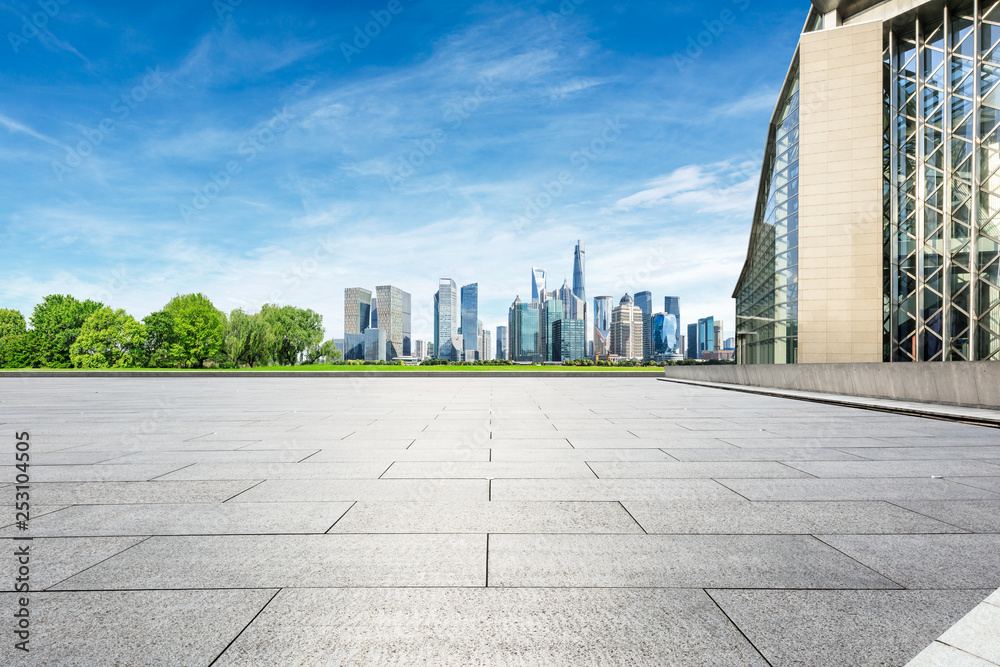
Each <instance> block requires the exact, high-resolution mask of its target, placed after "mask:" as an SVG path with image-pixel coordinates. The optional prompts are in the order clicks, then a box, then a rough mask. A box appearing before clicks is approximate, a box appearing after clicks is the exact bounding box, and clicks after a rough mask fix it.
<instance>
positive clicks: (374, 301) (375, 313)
mask: <svg viewBox="0 0 1000 667" xmlns="http://www.w3.org/2000/svg"><path fill="white" fill-rule="evenodd" d="M371 328H372V329H378V298H377V297H372V325H371Z"/></svg>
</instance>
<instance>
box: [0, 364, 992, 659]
mask: <svg viewBox="0 0 1000 667" xmlns="http://www.w3.org/2000/svg"><path fill="white" fill-rule="evenodd" d="M0 399H2V400H0V423H2V425H3V431H4V433H5V435H3V436H0V452H4V454H3V456H2V457H0V498H2V499H3V503H5V504H6V507H7V508H8V509H7V511H6V517H7V519H6V521H3V522H0V524H3V527H2V532H3V535H0V539H3V540H4V542H5V547H4V553H6V554H8V556H7V557H5V558H3V559H2V565H0V570H2V572H3V576H4V577H5V581H6V582H8V583H7V584H5V585H4V590H7V591H11V590H12V588H13V585H12V584H13V582H14V581H15V579H16V578H17V577H18V576H19V571H18V568H19V567H20V564H18V563H17V561H16V559H15V558H14V557H13V554H14V551H15V549H22V548H23V547H24V546H25V545H28V549H29V552H30V563H29V565H28V568H29V572H30V593H27V594H24V593H20V594H18V593H13V592H8V593H0V600H2V602H0V606H2V608H3V614H2V616H3V618H5V619H7V620H6V621H4V623H6V627H4V628H3V631H4V634H5V636H7V637H8V639H7V640H5V641H4V643H3V647H2V649H0V664H5V665H6V664H25V665H29V664H30V665H64V664H65V665H77V664H150V665H152V664H155V665H211V664H215V665H243V664H274V665H338V664H343V665H385V664H399V665H404V664H405V665H409V664H433V665H470V664H483V665H486V664H489V665H493V664H500V665H505V664H512V665H513V664H560V665H589V664H620V665H693V666H699V667H700V666H702V665H723V666H725V665H734V666H736V665H739V666H743V665H761V666H766V665H772V666H778V665H816V666H820V665H822V666H824V667H830V666H836V665H845V666H846V665H849V666H851V667H863V666H866V665H872V666H874V665H885V666H892V665H900V666H902V665H905V664H906V662H908V661H909V660H910V659H911V658H913V657H914V656H916V655H917V654H918V653H920V652H921V651H922V650H924V649H925V648H926V647H927V646H928V645H930V644H931V643H932V642H933V641H934V640H935V639H936V638H937V637H939V636H940V635H941V634H942V633H944V632H945V631H946V630H947V629H948V628H950V627H951V626H952V625H954V624H955V623H956V622H957V621H959V620H960V619H961V618H962V617H963V616H964V615H965V614H967V613H968V612H969V611H970V610H972V609H973V608H974V607H976V606H977V605H978V604H979V603H980V602H982V601H983V600H984V599H985V598H986V597H987V596H989V595H990V594H991V593H993V591H995V590H996V589H997V588H998V587H1000V520H998V519H997V517H998V516H1000V430H997V429H991V428H986V427H977V426H969V425H964V424H958V423H951V422H945V421H936V420H931V419H922V418H918V417H909V416H900V415H894V414H887V413H879V412H870V411H864V410H858V409H852V408H844V407H837V406H831V405H823V404H817V403H808V402H802V401H795V400H788V399H781V398H773V397H765V396H757V395H752V394H745V393H739V392H729V391H722V390H718V389H711V388H705V387H695V386H687V385H681V384H674V383H670V382H664V381H659V380H657V379H652V378H650V379H643V378H614V377H599V378H595V377H579V378H546V377H537V376H531V377H528V376H525V377H517V376H515V375H512V376H511V377H500V378H477V377H474V376H473V377H468V378H465V377H463V378H424V377H421V378H414V377H409V378H407V377H403V376H398V377H397V376H392V377H377V378H353V377H352V378H348V377H338V376H332V377H328V378H286V377H281V378H247V377H239V376H235V375H230V376H222V375H216V376H198V377H150V378H82V377H66V378H0ZM16 433H28V434H30V439H29V440H28V442H29V443H30V449H29V454H30V463H29V466H28V473H27V476H28V478H29V482H28V485H29V487H30V491H29V497H30V499H29V502H30V507H31V510H30V519H29V521H28V524H27V530H24V529H19V528H18V526H17V525H16V522H15V509H14V507H15V503H16V502H17V500H18V499H17V498H16V496H15V494H16V493H17V492H18V489H17V488H15V485H16V484H17V482H18V475H19V474H22V475H23V474H24V472H23V469H22V470H19V469H18V468H17V467H16V466H15V464H16V463H17V461H16V460H15V452H16V444H17V439H16V438H15V434H16ZM23 479H24V478H23V477H22V481H23ZM29 537H30V538H31V539H30V540H26V539H22V538H29ZM25 596H27V597H28V598H29V600H30V601H29V604H28V608H29V610H30V616H29V618H30V623H29V628H30V640H29V644H28V645H29V647H30V651H29V652H28V653H24V652H22V651H17V650H16V649H15V648H14V646H13V645H14V642H13V641H12V640H11V637H12V636H13V630H15V629H16V628H15V625H14V623H15V620H16V619H15V618H14V616H13V614H14V612H15V611H16V610H17V609H19V608H20V606H21V605H20V602H21V601H20V600H19V598H21V597H25Z"/></svg>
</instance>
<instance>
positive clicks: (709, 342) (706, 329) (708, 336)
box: [696, 317, 715, 359]
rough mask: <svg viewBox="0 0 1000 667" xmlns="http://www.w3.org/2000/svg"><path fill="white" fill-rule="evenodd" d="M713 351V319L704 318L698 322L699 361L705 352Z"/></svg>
mask: <svg viewBox="0 0 1000 667" xmlns="http://www.w3.org/2000/svg"><path fill="white" fill-rule="evenodd" d="M714 351H715V318H714V317H705V318H703V319H700V320H698V356H697V357H696V359H701V358H702V354H704V353H705V352H714Z"/></svg>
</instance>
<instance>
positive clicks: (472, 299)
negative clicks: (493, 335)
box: [462, 283, 479, 359]
mask: <svg viewBox="0 0 1000 667" xmlns="http://www.w3.org/2000/svg"><path fill="white" fill-rule="evenodd" d="M478 322H479V283H472V284H470V285H465V286H463V287H462V349H463V352H464V353H465V356H466V359H468V353H469V352H473V353H475V355H476V356H477V357H478V356H479V335H478V333H479V331H478V329H479V327H478Z"/></svg>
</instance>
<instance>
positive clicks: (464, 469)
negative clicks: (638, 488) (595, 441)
mask: <svg viewBox="0 0 1000 667" xmlns="http://www.w3.org/2000/svg"><path fill="white" fill-rule="evenodd" d="M440 478H447V479H487V478H488V479H512V478H515V479H571V478H581V479H593V478H594V473H593V471H592V470H591V469H590V468H588V467H587V464H586V463H583V462H582V461H580V462H574V461H570V462H560V461H543V462H528V463H517V462H514V463H499V462H493V463H478V462H475V461H470V462H465V461H456V462H449V463H437V462H428V461H401V462H398V463H393V464H392V466H391V467H390V468H389V469H388V470H387V471H386V472H385V474H384V475H382V479H440Z"/></svg>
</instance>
